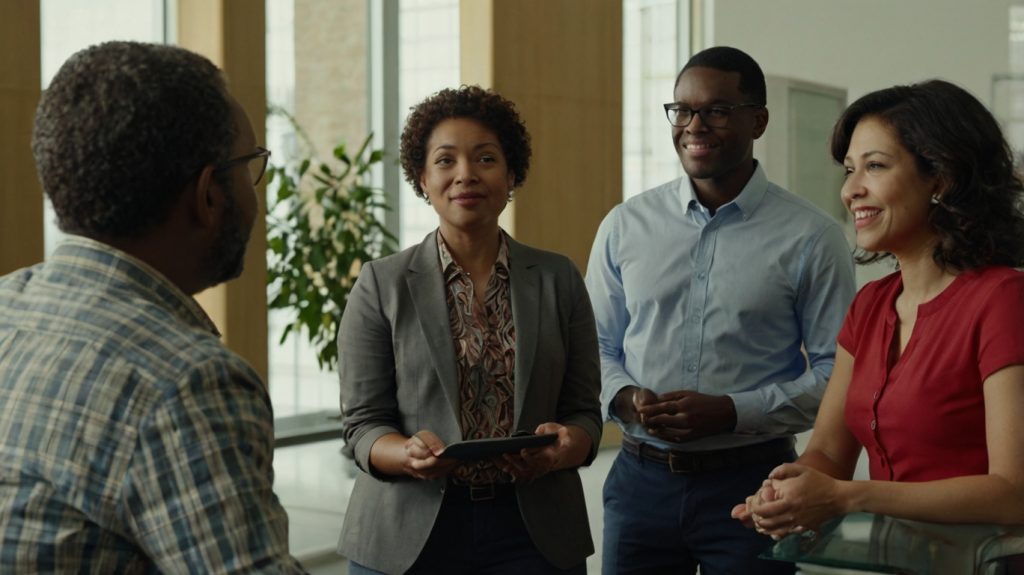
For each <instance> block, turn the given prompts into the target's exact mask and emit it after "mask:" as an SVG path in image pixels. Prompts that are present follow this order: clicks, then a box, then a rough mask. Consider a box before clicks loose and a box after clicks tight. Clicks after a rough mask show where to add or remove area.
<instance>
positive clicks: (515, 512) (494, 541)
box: [348, 488, 587, 575]
mask: <svg viewBox="0 0 1024 575" xmlns="http://www.w3.org/2000/svg"><path fill="white" fill-rule="evenodd" d="M454 492H455V490H453V489H451V488H449V493H448V494H446V495H445V500H444V502H443V503H442V504H441V511H440V513H439V514H438V517H437V521H436V522H435V523H434V528H433V529H432V530H431V531H430V537H429V538H428V539H427V543H426V545H425V546H424V548H423V551H421V552H420V556H419V558H417V559H416V562H415V563H414V564H413V566H412V567H411V568H410V569H409V570H408V571H406V574H407V575H434V574H437V575H441V574H444V575H448V574H456V575H457V574H465V575H470V574H474V575H475V574H477V573H479V574H481V575H533V574H539V575H586V572H587V568H586V563H585V562H581V563H580V564H579V565H578V566H577V567H574V568H572V569H559V568H557V567H555V566H553V565H551V564H550V563H548V561H547V560H546V559H545V558H544V556H543V555H541V554H540V551H538V550H537V547H536V546H535V545H534V544H533V541H532V540H531V539H530V534H529V533H528V532H527V531H526V525H524V524H523V518H522V515H521V514H520V513H519V503H518V502H517V500H516V495H515V492H514V491H512V490H509V491H507V492H505V493H503V494H501V495H499V496H498V497H497V498H496V499H491V500H488V501H470V500H469V499H468V498H467V497H464V496H461V497H460V496H452V493H454ZM348 572H349V574H350V575H379V574H380V573H381V572H380V571H375V570H373V569H369V568H367V567H365V566H363V565H360V564H358V563H356V562H354V561H352V562H349V569H348Z"/></svg>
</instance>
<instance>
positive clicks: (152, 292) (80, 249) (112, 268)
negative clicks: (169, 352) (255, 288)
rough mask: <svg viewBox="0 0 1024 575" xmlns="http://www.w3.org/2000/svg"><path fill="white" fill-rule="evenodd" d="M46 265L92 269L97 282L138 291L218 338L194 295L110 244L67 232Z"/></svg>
mask: <svg viewBox="0 0 1024 575" xmlns="http://www.w3.org/2000/svg"><path fill="white" fill-rule="evenodd" d="M47 264H53V265H56V266H60V265H67V266H71V267H75V268H84V269H89V270H91V271H93V272H94V273H93V274H92V277H94V278H95V280H96V282H97V283H105V284H109V285H117V286H119V287H122V288H124V289H129V290H131V291H134V292H137V293H140V294H141V295H142V296H143V297H145V298H146V299H148V300H150V301H154V302H155V303H157V304H160V305H161V306H163V307H165V308H167V309H168V310H170V311H171V312H173V313H174V315H176V316H177V317H178V318H179V319H181V320H182V321H183V322H185V323H187V324H189V325H191V326H193V327H197V328H200V329H202V330H204V331H208V332H210V333H212V334H214V335H216V336H217V337H220V332H219V331H218V330H217V326H216V325H214V323H213V320H211V319H210V316H208V315H207V314H206V312H205V311H203V308H202V307H201V306H200V305H199V302H197V301H196V300H195V298H193V297H191V296H189V295H188V294H186V293H185V292H183V291H181V289H180V288H179V287H178V286H176V285H174V283H172V282H171V280H169V279H167V277H166V276H164V275H163V274H162V273H160V272H159V271H157V270H156V269H154V268H153V267H152V266H150V265H149V264H147V263H146V262H144V261H142V260H140V259H138V258H136V257H134V256H132V255H130V254H128V253H126V252H123V251H121V250H119V249H117V248H115V247H113V246H111V245H109V244H105V243H103V242H99V241H96V240H93V239H91V238H87V237H84V236H76V235H69V236H68V237H67V239H65V240H64V241H63V242H61V243H60V245H58V246H57V248H56V250H54V252H53V255H52V256H51V257H50V258H49V260H47Z"/></svg>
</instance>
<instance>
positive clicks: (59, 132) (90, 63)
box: [32, 42, 238, 238]
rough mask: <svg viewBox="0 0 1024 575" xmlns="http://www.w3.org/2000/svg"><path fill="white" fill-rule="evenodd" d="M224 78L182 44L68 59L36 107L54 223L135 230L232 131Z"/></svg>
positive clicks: (37, 145) (105, 231)
mask: <svg viewBox="0 0 1024 575" xmlns="http://www.w3.org/2000/svg"><path fill="white" fill-rule="evenodd" d="M227 94H228V92H227V88H226V86H225V81H224V78H223V76H222V74H221V72H220V70H218V69H217V67H216V66H214V65H213V63H211V62H210V61H209V60H207V59H206V58H204V57H202V56H200V55H198V54H195V53H193V52H189V51H187V50H184V49H182V48H177V47H173V46H164V45H157V44H144V43H139V42H107V43H103V44H99V45H96V46H91V47H89V48H86V49H85V50H82V51H80V52H78V53H76V54H74V55H73V56H71V58H69V59H68V60H67V62H65V63H64V65H63V66H61V68H60V70H59V71H58V72H57V75H56V76H54V78H53V81H52V82H51V83H50V86H49V88H47V89H46V91H45V92H44V93H43V95H42V98H41V100H40V102H39V106H38V108H37V109H36V118H35V127H34V130H33V133H32V154H33V156H34V158H35V162H36V167H37V170H38V172H39V179H40V182H41V183H42V186H43V190H44V192H45V193H46V195H47V196H49V198H50V200H51V201H52V202H53V207H54V210H55V211H56V212H57V220H58V224H59V226H60V228H61V229H62V230H64V231H65V232H69V233H75V234H81V235H86V236H91V237H98V238H103V237H110V238H137V237H139V236H142V235H144V234H145V233H146V231H148V230H149V229H151V228H152V227H153V226H155V225H157V224H159V223H161V222H163V221H164V220H165V219H166V217H167V215H168V214H169V213H170V208H171V206H172V205H173V203H174V202H175V201H176V200H177V198H178V197H179V195H180V194H181V192H182V190H184V189H185V187H186V185H187V184H188V182H189V181H190V180H191V179H192V178H195V177H196V175H197V174H198V173H199V172H200V171H201V170H202V168H203V166H206V165H208V164H214V163H217V162H221V161H224V160H225V159H227V157H228V154H229V153H230V152H231V146H232V143H233V142H234V140H235V138H236V136H237V134H238V126H236V125H235V121H234V119H233V117H232V115H231V108H230V104H229V103H228V99H227V98H228V96H227Z"/></svg>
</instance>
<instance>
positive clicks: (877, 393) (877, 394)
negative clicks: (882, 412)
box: [874, 391, 882, 399]
mask: <svg viewBox="0 0 1024 575" xmlns="http://www.w3.org/2000/svg"><path fill="white" fill-rule="evenodd" d="M879 395H882V394H881V392H878V391H876V392H875V396H874V398H875V399H878V396H879Z"/></svg>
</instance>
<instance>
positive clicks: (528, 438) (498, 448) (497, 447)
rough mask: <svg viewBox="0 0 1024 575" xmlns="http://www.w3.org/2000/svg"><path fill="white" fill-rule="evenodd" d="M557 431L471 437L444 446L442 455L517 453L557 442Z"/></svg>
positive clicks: (483, 456) (475, 456)
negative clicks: (539, 433) (492, 437)
mask: <svg viewBox="0 0 1024 575" xmlns="http://www.w3.org/2000/svg"><path fill="white" fill-rule="evenodd" d="M557 438H558V434H557V433H545V434H542V435H516V436H513V437H496V438H494V439H469V440H466V441H460V442H458V443H453V444H451V445H449V446H448V447H445V448H444V452H443V453H441V457H450V458H453V459H463V460H472V459H486V458H488V457H494V456H496V455H501V454H502V453H515V452H516V451H519V450H520V449H528V448H531V447H544V446H545V445H550V444H552V443H554V442H555V439H557Z"/></svg>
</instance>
